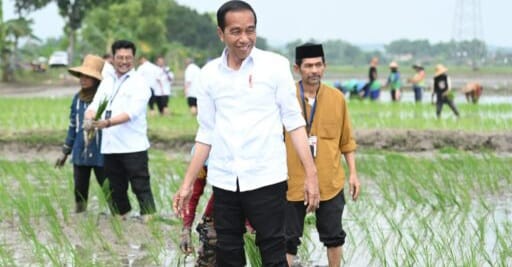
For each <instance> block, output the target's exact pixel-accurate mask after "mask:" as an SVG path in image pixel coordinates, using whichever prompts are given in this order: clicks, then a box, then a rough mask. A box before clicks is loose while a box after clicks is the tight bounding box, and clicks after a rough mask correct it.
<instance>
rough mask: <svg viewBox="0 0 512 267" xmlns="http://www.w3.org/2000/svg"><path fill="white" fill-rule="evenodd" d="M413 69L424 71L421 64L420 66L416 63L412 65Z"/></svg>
mask: <svg viewBox="0 0 512 267" xmlns="http://www.w3.org/2000/svg"><path fill="white" fill-rule="evenodd" d="M412 68H413V69H415V70H422V69H424V68H423V66H421V64H419V63H416V64H414V65H412Z"/></svg>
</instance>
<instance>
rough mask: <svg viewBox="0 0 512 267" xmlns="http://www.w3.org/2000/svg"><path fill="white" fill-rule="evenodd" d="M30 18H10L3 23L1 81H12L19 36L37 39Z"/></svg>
mask: <svg viewBox="0 0 512 267" xmlns="http://www.w3.org/2000/svg"><path fill="white" fill-rule="evenodd" d="M32 23H33V22H32V20H27V19H25V18H17V19H10V20H8V21H6V22H4V23H3V26H2V28H3V30H2V31H3V36H4V37H3V40H4V41H3V46H4V47H3V50H2V51H3V52H2V58H3V60H2V61H3V62H4V61H5V62H4V63H5V64H3V66H2V70H3V71H2V72H3V75H2V80H3V81H13V80H14V79H15V77H14V70H15V67H14V66H16V65H17V63H18V59H17V55H18V43H19V40H20V38H23V37H28V38H31V39H36V40H37V39H38V38H37V37H36V36H34V35H33V34H32V27H31V24H32Z"/></svg>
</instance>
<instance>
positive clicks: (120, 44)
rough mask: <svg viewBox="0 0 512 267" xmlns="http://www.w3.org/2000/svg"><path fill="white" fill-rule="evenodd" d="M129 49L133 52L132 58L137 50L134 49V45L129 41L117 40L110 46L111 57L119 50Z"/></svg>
mask: <svg viewBox="0 0 512 267" xmlns="http://www.w3.org/2000/svg"><path fill="white" fill-rule="evenodd" d="M122 48H124V49H131V50H132V52H133V56H135V52H137V49H136V48H135V44H134V43H133V42H131V41H127V40H117V41H115V42H114V43H113V44H112V55H114V56H115V55H116V51H117V50H119V49H122Z"/></svg>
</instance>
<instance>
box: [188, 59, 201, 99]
mask: <svg viewBox="0 0 512 267" xmlns="http://www.w3.org/2000/svg"><path fill="white" fill-rule="evenodd" d="M200 72H201V69H200V68H199V66H197V65H196V64H195V63H193V62H192V63H190V64H188V65H187V67H186V68H185V73H184V76H185V77H184V78H185V85H184V86H185V88H186V89H187V90H186V93H187V95H186V96H185V97H196V95H197V93H196V92H195V89H194V88H195V87H194V85H195V84H194V83H195V82H196V79H197V78H198V76H199V73H200Z"/></svg>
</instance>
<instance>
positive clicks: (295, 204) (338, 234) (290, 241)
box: [286, 190, 347, 255]
mask: <svg viewBox="0 0 512 267" xmlns="http://www.w3.org/2000/svg"><path fill="white" fill-rule="evenodd" d="M344 207H345V196H344V194H343V190H342V191H341V192H340V193H338V194H337V195H336V196H335V197H333V198H332V199H329V200H325V201H320V207H319V208H318V209H317V210H316V211H315V216H316V220H315V221H316V229H317V230H318V235H319V237H320V241H321V242H322V243H323V244H324V245H325V246H326V247H328V248H331V247H338V246H343V244H345V237H346V236H347V234H346V233H345V230H343V223H342V216H343V209H344ZM305 217H306V206H304V202H303V201H288V206H287V209H286V252H287V253H289V254H292V255H297V248H298V247H299V246H300V244H301V238H302V236H303V234H304V218H305Z"/></svg>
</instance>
